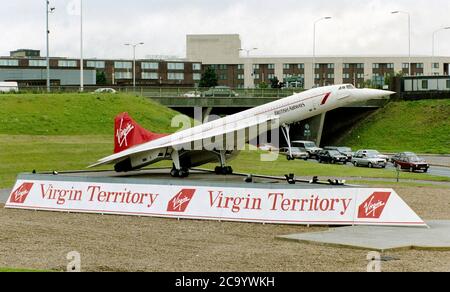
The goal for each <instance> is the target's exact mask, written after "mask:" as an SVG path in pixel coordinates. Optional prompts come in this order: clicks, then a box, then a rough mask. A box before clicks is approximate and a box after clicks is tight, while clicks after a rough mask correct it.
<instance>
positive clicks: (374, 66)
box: [372, 63, 380, 69]
mask: <svg viewBox="0 0 450 292" xmlns="http://www.w3.org/2000/svg"><path fill="white" fill-rule="evenodd" d="M372 68H373V69H379V68H380V64H378V63H373V65H372Z"/></svg>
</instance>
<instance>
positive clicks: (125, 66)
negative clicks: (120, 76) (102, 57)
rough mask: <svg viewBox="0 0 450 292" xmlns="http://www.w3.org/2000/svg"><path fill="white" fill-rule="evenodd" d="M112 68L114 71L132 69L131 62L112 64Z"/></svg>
mask: <svg viewBox="0 0 450 292" xmlns="http://www.w3.org/2000/svg"><path fill="white" fill-rule="evenodd" d="M114 68H116V69H132V68H133V63H132V62H114Z"/></svg>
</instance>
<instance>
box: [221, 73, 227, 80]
mask: <svg viewBox="0 0 450 292" xmlns="http://www.w3.org/2000/svg"><path fill="white" fill-rule="evenodd" d="M219 79H220V80H228V76H227V74H220V76H219Z"/></svg>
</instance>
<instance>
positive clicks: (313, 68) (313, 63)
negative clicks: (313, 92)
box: [312, 16, 331, 87]
mask: <svg viewBox="0 0 450 292" xmlns="http://www.w3.org/2000/svg"><path fill="white" fill-rule="evenodd" d="M328 19H331V17H330V16H327V17H322V18H320V19H318V20H316V21H314V31H313V61H312V72H313V73H312V77H313V87H315V85H316V25H317V23H319V22H320V21H322V20H328Z"/></svg>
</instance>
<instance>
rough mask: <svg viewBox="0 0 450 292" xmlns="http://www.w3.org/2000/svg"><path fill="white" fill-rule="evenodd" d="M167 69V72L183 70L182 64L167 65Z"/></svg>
mask: <svg viewBox="0 0 450 292" xmlns="http://www.w3.org/2000/svg"><path fill="white" fill-rule="evenodd" d="M167 69H168V70H184V63H167ZM183 79H184V78H183ZM175 80H179V79H175Z"/></svg>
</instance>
